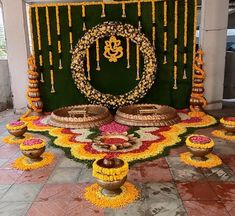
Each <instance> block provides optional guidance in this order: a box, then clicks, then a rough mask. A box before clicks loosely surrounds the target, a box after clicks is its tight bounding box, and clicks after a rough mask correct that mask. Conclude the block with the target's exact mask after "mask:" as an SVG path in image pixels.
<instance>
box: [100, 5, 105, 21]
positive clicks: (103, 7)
mask: <svg viewBox="0 0 235 216" xmlns="http://www.w3.org/2000/svg"><path fill="white" fill-rule="evenodd" d="M101 6H102V13H101V16H100V17H101V18H104V17H106V14H105V4H104V3H102V4H101Z"/></svg>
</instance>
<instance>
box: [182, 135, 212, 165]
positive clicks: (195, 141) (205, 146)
mask: <svg viewBox="0 0 235 216" xmlns="http://www.w3.org/2000/svg"><path fill="white" fill-rule="evenodd" d="M214 145H215V144H214V141H213V140H212V139H211V138H209V137H207V136H204V135H198V134H192V135H191V136H189V137H188V138H187V139H186V146H187V147H188V149H189V151H190V152H191V153H192V155H193V156H192V159H195V160H199V161H206V160H207V157H206V155H208V154H209V153H211V152H212V150H213V147H214Z"/></svg>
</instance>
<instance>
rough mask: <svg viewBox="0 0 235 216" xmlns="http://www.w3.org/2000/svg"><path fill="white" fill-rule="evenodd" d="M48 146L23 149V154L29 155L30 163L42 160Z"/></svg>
mask: <svg viewBox="0 0 235 216" xmlns="http://www.w3.org/2000/svg"><path fill="white" fill-rule="evenodd" d="M45 149H46V147H45V146H44V147H42V148H39V149H32V150H21V152H22V154H23V155H24V156H26V157H28V161H29V162H30V163H34V162H38V161H41V160H42V157H41V155H42V154H43V153H44V151H45Z"/></svg>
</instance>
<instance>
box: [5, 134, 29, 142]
mask: <svg viewBox="0 0 235 216" xmlns="http://www.w3.org/2000/svg"><path fill="white" fill-rule="evenodd" d="M32 137H33V135H31V134H28V133H25V134H24V136H23V138H22V139H16V138H15V137H14V136H12V135H8V136H6V137H4V138H3V139H2V142H4V143H6V144H21V143H22V142H24V141H25V140H27V139H30V138H32Z"/></svg>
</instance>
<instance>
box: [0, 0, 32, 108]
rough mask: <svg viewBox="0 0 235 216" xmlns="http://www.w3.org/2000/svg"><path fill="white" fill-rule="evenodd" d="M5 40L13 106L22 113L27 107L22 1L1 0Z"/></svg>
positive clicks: (25, 25) (24, 11) (24, 20)
mask: <svg viewBox="0 0 235 216" xmlns="http://www.w3.org/2000/svg"><path fill="white" fill-rule="evenodd" d="M2 5H3V14H4V24H5V25H4V26H5V32H6V40H7V58H8V65H9V72H10V79H11V90H12V94H13V106H14V109H15V111H16V112H17V113H22V112H23V111H24V109H25V108H26V106H27V99H26V89H27V57H28V54H29V43H28V32H27V19H26V7H25V3H24V1H22V0H14V2H13V1H9V0H2Z"/></svg>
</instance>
